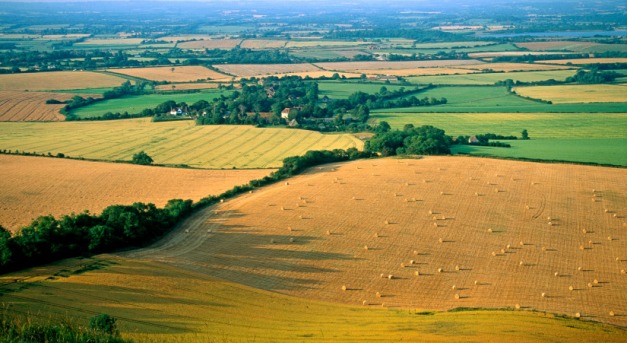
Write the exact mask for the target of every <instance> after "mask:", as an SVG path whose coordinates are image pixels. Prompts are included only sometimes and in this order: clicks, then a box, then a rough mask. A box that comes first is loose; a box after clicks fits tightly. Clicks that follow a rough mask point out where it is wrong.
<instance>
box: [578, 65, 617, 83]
mask: <svg viewBox="0 0 627 343" xmlns="http://www.w3.org/2000/svg"><path fill="white" fill-rule="evenodd" d="M621 76H623V75H622V74H620V73H617V72H615V71H600V70H599V69H598V68H596V67H594V68H592V69H590V70H584V69H579V70H577V73H576V74H575V75H573V76H569V77H567V78H566V82H574V83H584V84H591V83H609V82H613V81H614V80H615V79H616V78H618V77H621Z"/></svg>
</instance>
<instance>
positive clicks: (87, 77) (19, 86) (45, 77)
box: [0, 71, 126, 91]
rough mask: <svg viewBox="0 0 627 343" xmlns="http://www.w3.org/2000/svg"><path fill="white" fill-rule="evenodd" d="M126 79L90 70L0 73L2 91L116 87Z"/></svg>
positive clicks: (0, 88)
mask: <svg viewBox="0 0 627 343" xmlns="http://www.w3.org/2000/svg"><path fill="white" fill-rule="evenodd" d="M124 81H126V80H125V79H123V78H121V77H117V76H113V75H107V74H102V73H94V72H89V71H55V72H43V73H24V74H5V75H0V91H7V90H12V91H25V90H28V91H42V90H65V89H84V88H101V87H115V86H119V85H121V84H122V83H124Z"/></svg>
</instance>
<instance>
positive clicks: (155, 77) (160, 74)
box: [109, 66, 231, 82]
mask: <svg viewBox="0 0 627 343" xmlns="http://www.w3.org/2000/svg"><path fill="white" fill-rule="evenodd" d="M109 71H111V72H114V73H118V74H123V75H129V76H133V77H139V78H142V79H146V80H152V81H169V82H190V81H196V80H201V79H202V80H205V79H212V80H228V79H230V78H231V77H230V76H228V75H224V74H220V73H218V72H215V71H213V70H211V69H207V68H205V67H202V66H182V67H154V68H124V69H109Z"/></svg>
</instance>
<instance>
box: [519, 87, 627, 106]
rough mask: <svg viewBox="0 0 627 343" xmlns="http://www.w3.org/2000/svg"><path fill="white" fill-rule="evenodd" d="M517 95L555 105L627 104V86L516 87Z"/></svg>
mask: <svg viewBox="0 0 627 343" xmlns="http://www.w3.org/2000/svg"><path fill="white" fill-rule="evenodd" d="M514 90H515V91H516V93H517V94H519V95H522V96H526V97H530V98H536V99H542V100H550V101H551V102H553V103H554V104H573V103H590V102H627V85H567V86H533V87H516V88H514Z"/></svg>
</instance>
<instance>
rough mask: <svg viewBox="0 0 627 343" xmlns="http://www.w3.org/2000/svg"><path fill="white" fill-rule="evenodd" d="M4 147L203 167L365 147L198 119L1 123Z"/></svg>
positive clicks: (269, 162)
mask: <svg viewBox="0 0 627 343" xmlns="http://www.w3.org/2000/svg"><path fill="white" fill-rule="evenodd" d="M0 132H2V133H3V134H2V135H0V149H10V150H13V151H15V150H16V149H17V150H19V151H28V152H38V153H43V154H47V153H48V152H50V153H52V154H53V155H56V154H57V153H63V154H65V155H66V156H71V157H84V158H89V159H98V160H107V161H110V160H126V161H130V160H131V158H132V156H133V154H135V153H137V152H139V151H141V150H144V151H145V152H146V153H148V154H149V155H150V156H151V157H152V158H153V159H154V160H155V163H157V164H186V165H189V166H192V167H197V168H277V167H280V166H281V165H282V161H283V159H284V158H285V157H288V156H295V155H302V154H304V153H305V152H307V151H308V150H325V149H329V150H332V149H347V148H351V147H356V148H358V149H362V148H363V142H362V141H360V140H359V139H357V138H355V137H354V136H352V135H350V134H321V133H319V132H313V131H305V130H292V129H281V128H254V127H252V126H236V125H204V126H197V125H196V124H195V123H194V122H193V121H176V122H161V123H152V122H150V120H149V119H146V118H144V119H131V120H115V121H93V122H58V123H0Z"/></svg>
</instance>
